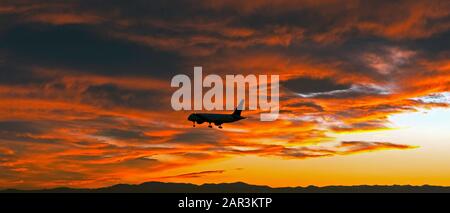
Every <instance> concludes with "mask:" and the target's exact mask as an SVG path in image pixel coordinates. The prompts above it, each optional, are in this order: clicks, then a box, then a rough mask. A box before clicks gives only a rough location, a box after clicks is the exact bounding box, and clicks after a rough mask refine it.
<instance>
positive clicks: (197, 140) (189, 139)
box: [170, 129, 226, 145]
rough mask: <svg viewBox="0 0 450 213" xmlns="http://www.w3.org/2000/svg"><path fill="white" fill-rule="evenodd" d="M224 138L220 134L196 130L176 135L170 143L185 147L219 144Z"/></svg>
mask: <svg viewBox="0 0 450 213" xmlns="http://www.w3.org/2000/svg"><path fill="white" fill-rule="evenodd" d="M225 138H226V136H225V135H224V134H223V133H222V132H211V131H209V130H208V129H206V130H201V129H196V130H192V131H188V132H183V133H180V134H176V135H174V136H173V137H172V139H171V140H170V142H173V143H182V144H186V145H189V144H191V145H195V144H219V143H220V142H221V141H222V140H223V139H225Z"/></svg>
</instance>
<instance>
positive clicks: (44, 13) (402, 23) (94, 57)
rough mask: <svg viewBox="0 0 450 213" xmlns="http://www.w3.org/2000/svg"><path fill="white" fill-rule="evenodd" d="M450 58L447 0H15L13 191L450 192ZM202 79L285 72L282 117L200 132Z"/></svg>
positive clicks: (10, 138) (0, 149)
mask: <svg viewBox="0 0 450 213" xmlns="http://www.w3.org/2000/svg"><path fill="white" fill-rule="evenodd" d="M449 56H450V1H445V0H442V1H439V0H435V1H433V0H432V1H420V0H418V1H410V0H405V1H383V0H382V1H353V0H348V1H337V0H323V1H317V0H304V1H288V0H278V1H268V0H260V1H242V0H227V1H220V2H219V1H208V0H199V1H187V0H186V1H170V2H165V1H143V0H142V1H141V0H136V1H118V0H110V1H100V0H89V1H81V0H67V1H56V0H49V1H31V0H23V1H16V0H0V189H1V188H23V189H28V188H51V187H59V186H64V187H102V186H109V185H113V184H118V183H130V184H138V183H142V182H146V181H164V182H185V183H196V184H201V183H222V182H236V181H243V182H246V183H251V184H260V185H269V186H307V185H317V186H324V185H360V184H370V185H371V184H388V185H391V184H412V185H423V184H430V185H445V186H450V108H449V106H450V57H449ZM194 66H202V67H203V73H204V74H205V75H206V74H217V75H220V76H225V75H227V74H243V75H247V74H255V75H259V74H267V75H274V74H277V75H279V76H280V85H281V87H280V117H279V119H278V120H276V121H272V122H262V121H260V120H259V113H260V112H259V111H244V112H243V116H246V117H248V119H245V120H242V121H239V122H236V123H232V124H224V125H223V126H224V128H223V129H218V128H212V129H210V128H207V125H205V124H202V125H197V127H196V128H193V127H192V123H191V122H189V121H187V117H188V115H189V114H190V113H192V112H193V111H174V110H173V109H172V107H171V104H170V98H171V95H172V93H173V92H174V91H175V90H176V88H172V87H170V81H171V79H172V77H173V76H175V75H177V74H186V75H189V76H191V77H193V70H194V69H193V67H194ZM228 112H229V111H227V113H228Z"/></svg>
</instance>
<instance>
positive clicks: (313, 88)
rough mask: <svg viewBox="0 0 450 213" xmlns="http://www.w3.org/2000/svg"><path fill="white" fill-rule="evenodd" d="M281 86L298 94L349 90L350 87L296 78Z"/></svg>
mask: <svg viewBox="0 0 450 213" xmlns="http://www.w3.org/2000/svg"><path fill="white" fill-rule="evenodd" d="M282 85H284V86H285V87H287V88H288V89H290V90H292V91H294V92H298V93H316V92H329V91H334V90H344V89H349V88H350V86H351V85H347V84H339V83H336V82H334V81H333V80H331V79H310V78H296V79H289V80H287V81H285V82H282Z"/></svg>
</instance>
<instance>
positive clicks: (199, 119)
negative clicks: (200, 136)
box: [188, 100, 245, 129]
mask: <svg viewBox="0 0 450 213" xmlns="http://www.w3.org/2000/svg"><path fill="white" fill-rule="evenodd" d="M243 104H244V100H242V101H241V102H240V103H239V106H238V107H237V108H235V110H234V112H233V113H231V114H212V113H192V114H190V115H189V117H188V120H189V121H192V123H193V125H192V126H193V127H195V123H197V124H202V123H204V122H208V123H209V125H208V127H209V128H212V125H211V123H214V125H216V126H218V127H219V129H222V124H223V123H231V122H236V121H239V120H242V119H245V117H242V116H241V111H242V110H241V109H242V107H243Z"/></svg>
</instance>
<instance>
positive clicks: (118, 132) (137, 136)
mask: <svg viewBox="0 0 450 213" xmlns="http://www.w3.org/2000/svg"><path fill="white" fill-rule="evenodd" d="M97 134H98V135H100V136H105V137H111V138H115V139H119V140H151V139H154V138H153V137H150V136H147V135H145V134H144V133H143V132H142V131H139V130H122V129H104V130H100V131H98V132H97Z"/></svg>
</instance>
